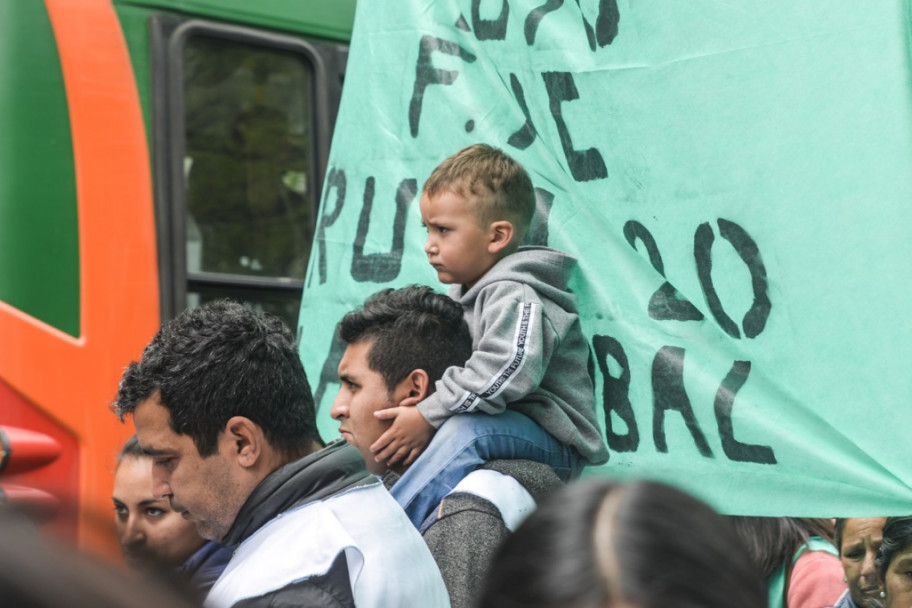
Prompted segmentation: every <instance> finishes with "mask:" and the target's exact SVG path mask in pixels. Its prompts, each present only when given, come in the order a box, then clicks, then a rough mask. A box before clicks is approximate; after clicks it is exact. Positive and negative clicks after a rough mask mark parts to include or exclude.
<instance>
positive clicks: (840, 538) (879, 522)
mask: <svg viewBox="0 0 912 608" xmlns="http://www.w3.org/2000/svg"><path fill="white" fill-rule="evenodd" d="M886 521H887V519H886V518H885V517H852V518H847V519H837V520H836V548H837V549H839V559H840V560H841V561H842V567H843V569H844V570H845V580H846V583H847V584H848V586H849V595H850V596H851V598H852V602H853V603H854V604H855V606H856V607H857V608H877V606H879V600H880V577H879V576H878V575H877V566H876V564H875V560H876V558H877V550H878V549H880V543H881V541H882V540H883V527H884V523H886Z"/></svg>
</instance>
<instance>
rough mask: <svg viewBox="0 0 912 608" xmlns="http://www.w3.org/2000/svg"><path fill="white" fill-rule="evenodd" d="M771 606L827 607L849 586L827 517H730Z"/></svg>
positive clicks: (791, 607) (773, 607)
mask: <svg viewBox="0 0 912 608" xmlns="http://www.w3.org/2000/svg"><path fill="white" fill-rule="evenodd" d="M731 520H732V522H733V523H734V527H735V531H736V532H737V533H738V536H740V537H741V540H742V542H743V545H744V548H745V549H746V551H747V553H748V555H750V558H751V561H753V563H754V566H755V567H756V568H757V571H758V572H759V573H760V575H761V576H762V577H763V579H764V580H765V581H766V582H767V586H768V587H769V607H770V608H782V607H788V608H829V607H830V606H832V605H833V604H834V603H836V601H837V600H838V599H839V598H840V596H841V595H842V594H843V592H845V590H846V583H845V580H843V576H844V572H843V569H842V563H841V562H840V561H839V557H838V554H839V552H838V551H837V550H836V546H835V545H834V544H833V543H834V531H833V522H832V520H829V519H809V518H799V517H732V518H731Z"/></svg>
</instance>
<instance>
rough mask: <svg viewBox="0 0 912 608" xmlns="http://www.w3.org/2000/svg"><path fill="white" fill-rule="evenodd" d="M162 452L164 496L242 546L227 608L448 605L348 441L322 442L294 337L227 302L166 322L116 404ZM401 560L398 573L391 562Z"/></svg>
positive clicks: (156, 487) (210, 533)
mask: <svg viewBox="0 0 912 608" xmlns="http://www.w3.org/2000/svg"><path fill="white" fill-rule="evenodd" d="M114 411H115V413H117V415H118V416H120V418H121V420H123V419H124V418H125V416H127V415H132V417H133V423H134V425H135V427H136V433H137V436H138V438H139V443H140V445H141V446H142V448H143V450H144V451H145V452H146V453H147V454H149V455H150V456H152V458H153V460H154V467H153V493H154V494H155V495H156V496H166V497H168V498H169V500H170V502H171V506H172V508H174V509H175V510H176V511H179V512H181V514H182V515H183V516H184V517H185V518H186V519H188V520H190V521H192V522H193V523H194V524H195V525H196V528H197V531H198V532H199V534H200V536H203V537H204V538H208V539H211V540H215V541H218V542H220V543H222V544H225V545H227V546H230V547H232V548H234V549H235V552H234V555H233V557H232V558H231V561H230V562H229V563H228V565H227V567H226V569H225V571H224V573H223V574H222V576H221V577H220V578H219V579H218V581H217V582H216V583H215V586H214V587H213V588H212V590H211V592H210V593H209V595H208V597H207V599H206V605H207V606H209V607H213V608H221V607H228V606H244V607H256V606H276V605H281V606H288V607H292V606H333V607H336V606H338V607H354V606H358V607H361V608H365V607H367V606H376V607H377V608H381V607H387V606H447V605H448V602H447V598H446V590H445V588H444V586H443V583H442V580H441V578H440V573H439V571H438V570H437V568H436V566H435V564H434V561H433V558H432V557H431V555H430V553H429V552H428V550H427V548H426V546H425V545H424V543H422V541H421V538H420V536H419V535H418V534H417V533H416V532H415V530H414V528H413V527H412V526H411V524H410V523H409V521H408V520H407V519H406V517H405V515H404V514H403V513H402V511H401V509H400V508H399V507H398V505H397V504H396V503H395V501H393V500H392V498H390V497H389V495H388V493H387V492H386V490H385V489H384V488H383V486H382V485H380V484H379V483H377V481H376V479H375V478H373V477H372V476H371V475H369V474H368V473H367V471H365V469H364V463H363V462H362V459H361V458H360V456H359V455H358V453H357V452H356V451H355V450H353V449H351V447H350V446H348V445H346V444H345V443H344V442H341V441H339V442H335V443H333V444H331V445H329V446H327V447H325V448H324V447H323V442H322V440H321V439H320V436H319V433H318V431H317V427H316V420H315V413H314V404H313V397H312V396H311V392H310V386H309V384H308V382H307V377H306V375H305V373H304V368H303V366H302V365H301V361H300V359H299V358H298V353H297V349H296V348H295V345H294V339H293V337H292V335H291V332H290V331H289V330H288V328H287V327H286V326H285V325H284V324H283V323H282V321H281V320H280V319H278V318H277V317H273V316H271V315H259V314H255V313H253V312H251V311H249V310H247V309H245V308H244V307H243V306H241V305H240V304H237V303H232V302H228V301H217V302H214V303H210V304H207V305H205V306H202V307H200V308H196V309H192V310H187V311H184V312H183V313H181V314H180V315H179V316H178V317H177V318H176V319H174V320H173V321H170V322H168V323H166V324H165V325H163V326H162V328H161V330H160V331H159V332H158V334H157V335H156V336H155V338H154V339H153V340H152V342H151V343H150V344H149V345H148V346H147V347H146V349H145V351H144V352H143V355H142V359H141V360H140V361H139V362H133V363H131V364H130V365H129V367H128V368H127V370H126V371H125V372H124V375H123V378H122V380H121V383H120V387H119V390H118V394H117V401H116V402H115V404H114ZM390 564H396V568H390V567H389V565H390Z"/></svg>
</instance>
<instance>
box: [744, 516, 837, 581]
mask: <svg viewBox="0 0 912 608" xmlns="http://www.w3.org/2000/svg"><path fill="white" fill-rule="evenodd" d="M730 519H731V521H732V524H733V525H734V528H735V532H736V533H737V534H738V536H739V537H740V539H741V542H742V545H743V546H744V548H745V549H746V550H747V553H748V555H749V556H750V558H751V561H753V562H754V564H755V565H756V567H757V569H758V570H759V571H760V575H761V576H762V577H763V578H764V579H765V580H766V579H769V577H771V576H772V575H773V573H775V572H776V571H777V570H778V569H779V568H781V567H782V565H783V564H791V563H792V558H794V556H795V551H797V550H798V547H800V546H801V545H802V544H804V543H806V542H807V541H808V539H809V538H810V537H811V536H819V537H820V538H822V539H824V540H827V541H829V542H831V543H832V542H833V524H832V522H831V521H830V520H828V519H809V518H800V517H740V516H737V517H736V516H733V517H730Z"/></svg>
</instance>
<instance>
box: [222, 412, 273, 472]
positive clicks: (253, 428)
mask: <svg viewBox="0 0 912 608" xmlns="http://www.w3.org/2000/svg"><path fill="white" fill-rule="evenodd" d="M219 441H220V442H222V441H224V442H227V444H228V449H229V450H230V452H229V453H231V454H233V455H234V456H235V458H237V461H238V463H239V464H240V465H241V466H242V467H244V468H250V467H252V466H253V465H255V464H256V463H257V461H258V460H259V458H260V456H261V454H262V452H263V449H264V447H265V446H266V443H265V442H266V436H265V435H264V434H263V429H261V428H260V427H259V425H258V424H256V423H254V422H253V421H252V420H250V418H245V417H244V416H233V417H231V418H229V419H228V422H227V423H226V424H225V432H224V433H223V434H222V435H221V436H220V437H219Z"/></svg>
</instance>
